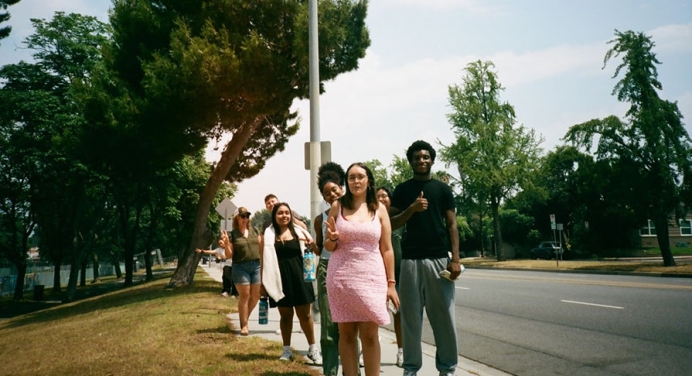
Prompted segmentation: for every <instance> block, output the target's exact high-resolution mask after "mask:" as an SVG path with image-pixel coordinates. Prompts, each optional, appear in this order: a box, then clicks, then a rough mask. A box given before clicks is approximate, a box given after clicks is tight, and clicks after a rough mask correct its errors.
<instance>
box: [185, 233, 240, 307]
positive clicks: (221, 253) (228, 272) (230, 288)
mask: <svg viewBox="0 0 692 376" xmlns="http://www.w3.org/2000/svg"><path fill="white" fill-rule="evenodd" d="M218 244H219V247H218V248H216V249H214V250H209V251H207V250H203V249H199V248H198V249H195V252H197V253H202V254H205V255H214V256H215V257H216V260H217V262H218V261H221V262H223V274H222V276H221V283H222V288H221V296H223V297H228V296H229V295H230V296H233V297H237V296H238V290H236V288H235V284H234V283H233V259H232V258H230V257H226V247H225V246H224V244H223V240H221V239H219V242H218Z"/></svg>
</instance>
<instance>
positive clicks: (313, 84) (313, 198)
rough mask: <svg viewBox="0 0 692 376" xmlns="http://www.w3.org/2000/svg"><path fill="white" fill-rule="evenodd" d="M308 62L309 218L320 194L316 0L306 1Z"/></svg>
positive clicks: (317, 209)
mask: <svg viewBox="0 0 692 376" xmlns="http://www.w3.org/2000/svg"><path fill="white" fill-rule="evenodd" d="M308 22H309V29H308V32H309V35H310V37H309V38H310V39H309V43H308V44H309V55H308V58H309V62H310V219H313V218H315V217H317V215H318V214H319V212H320V200H321V197H322V196H321V194H320V192H319V189H318V188H317V169H318V168H319V167H320V164H321V155H322V152H321V148H320V70H319V53H318V38H317V0H309V2H308Z"/></svg>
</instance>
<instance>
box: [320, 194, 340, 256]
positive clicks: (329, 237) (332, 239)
mask: <svg viewBox="0 0 692 376" xmlns="http://www.w3.org/2000/svg"><path fill="white" fill-rule="evenodd" d="M339 205H341V203H339V201H334V203H333V204H332V207H331V208H330V209H329V215H328V216H327V233H326V234H325V236H326V239H324V249H326V250H327V251H329V252H334V250H336V248H337V246H338V245H339V230H337V229H336V216H337V215H338V214H339Z"/></svg>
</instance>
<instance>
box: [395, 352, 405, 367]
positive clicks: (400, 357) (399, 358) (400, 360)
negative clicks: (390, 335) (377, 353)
mask: <svg viewBox="0 0 692 376" xmlns="http://www.w3.org/2000/svg"><path fill="white" fill-rule="evenodd" d="M396 366H397V367H403V366H404V350H403V349H399V350H398V351H397V352H396Z"/></svg>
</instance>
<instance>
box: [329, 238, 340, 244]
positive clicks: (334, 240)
mask: <svg viewBox="0 0 692 376" xmlns="http://www.w3.org/2000/svg"><path fill="white" fill-rule="evenodd" d="M327 239H329V240H331V241H332V243H336V242H338V241H339V238H336V239H332V238H327Z"/></svg>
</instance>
